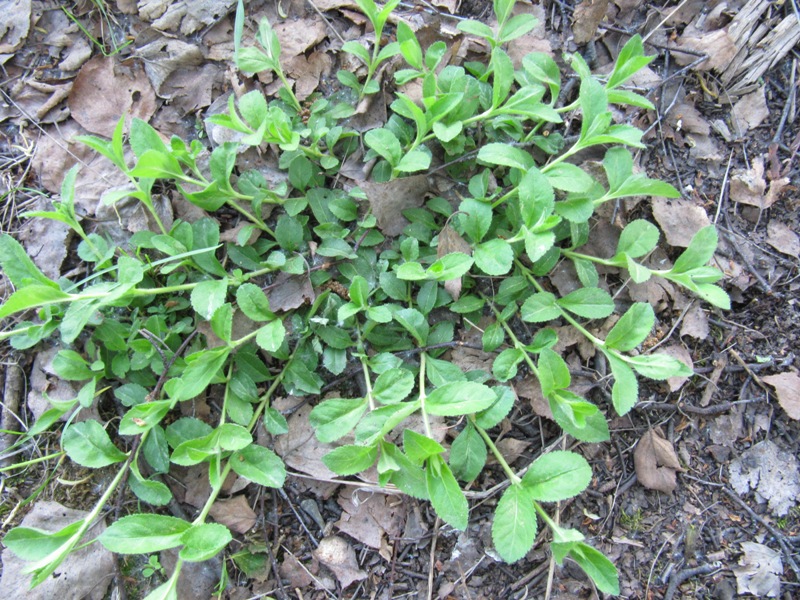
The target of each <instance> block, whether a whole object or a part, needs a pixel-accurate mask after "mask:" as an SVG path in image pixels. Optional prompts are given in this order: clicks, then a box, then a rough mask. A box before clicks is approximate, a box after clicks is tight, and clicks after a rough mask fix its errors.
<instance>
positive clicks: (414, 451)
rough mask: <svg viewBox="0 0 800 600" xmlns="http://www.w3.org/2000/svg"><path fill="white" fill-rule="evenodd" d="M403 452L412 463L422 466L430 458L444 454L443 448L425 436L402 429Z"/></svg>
mask: <svg viewBox="0 0 800 600" xmlns="http://www.w3.org/2000/svg"><path fill="white" fill-rule="evenodd" d="M403 451H404V452H405V454H406V456H407V457H408V459H409V460H410V461H411V462H412V463H414V464H415V465H422V463H424V462H425V461H426V460H428V459H429V458H430V457H431V456H438V455H439V454H441V453H442V452H444V448H443V447H442V445H441V444H440V443H439V442H437V441H436V440H433V439H431V438H429V437H428V436H426V435H422V434H421V433H417V432H416V431H414V430H413V429H404V430H403Z"/></svg>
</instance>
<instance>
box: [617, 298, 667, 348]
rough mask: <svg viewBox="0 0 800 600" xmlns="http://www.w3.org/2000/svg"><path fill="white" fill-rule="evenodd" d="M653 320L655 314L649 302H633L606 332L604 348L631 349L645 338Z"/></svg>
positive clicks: (651, 327)
mask: <svg viewBox="0 0 800 600" xmlns="http://www.w3.org/2000/svg"><path fill="white" fill-rule="evenodd" d="M655 322H656V315H655V312H654V311H653V307H652V306H650V304H648V303H646V302H636V303H634V304H633V305H631V307H630V308H629V309H628V310H627V311H625V314H624V315H622V317H621V318H620V320H619V321H617V322H616V324H615V325H614V327H612V328H611V331H609V332H608V335H607V336H606V341H605V346H606V348H613V349H615V350H620V351H622V352H627V351H628V350H633V349H634V348H636V346H638V345H639V344H641V343H642V342H643V341H644V340H645V338H647V336H648V334H649V333H650V331H652V329H653V325H655Z"/></svg>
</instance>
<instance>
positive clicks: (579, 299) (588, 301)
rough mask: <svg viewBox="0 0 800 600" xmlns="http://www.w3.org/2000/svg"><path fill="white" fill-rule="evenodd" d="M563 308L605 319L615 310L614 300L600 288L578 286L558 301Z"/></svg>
mask: <svg viewBox="0 0 800 600" xmlns="http://www.w3.org/2000/svg"><path fill="white" fill-rule="evenodd" d="M556 302H557V304H558V305H559V306H561V308H565V309H567V310H568V311H570V312H572V313H575V314H576V315H578V316H579V317H584V318H586V319H605V318H606V317H607V316H608V315H610V314H611V313H612V312H614V300H613V298H611V296H610V295H609V293H608V292H606V291H605V290H603V289H600V288H578V289H577V290H575V291H573V292H570V293H569V294H567V295H566V296H564V297H563V298H561V299H559V300H557V301H556Z"/></svg>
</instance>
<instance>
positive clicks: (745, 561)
mask: <svg viewBox="0 0 800 600" xmlns="http://www.w3.org/2000/svg"><path fill="white" fill-rule="evenodd" d="M742 550H744V554H743V555H742V557H741V558H740V559H739V566H737V567H733V569H731V570H732V571H733V573H734V575H736V591H737V593H738V594H741V595H744V594H752V595H753V596H756V597H757V598H778V597H779V596H780V595H781V576H782V575H783V561H782V560H781V553H780V552H778V551H777V550H773V549H772V548H770V547H769V546H765V545H764V544H757V543H755V542H742Z"/></svg>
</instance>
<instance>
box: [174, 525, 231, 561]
mask: <svg viewBox="0 0 800 600" xmlns="http://www.w3.org/2000/svg"><path fill="white" fill-rule="evenodd" d="M232 539H233V536H232V535H231V532H230V530H229V529H228V528H227V527H225V525H221V524H220V523H200V524H196V525H193V526H192V528H191V529H189V530H188V531H187V532H186V533H184V534H183V535H182V536H181V542H182V543H183V548H181V551H180V552H179V553H178V556H179V557H180V558H181V559H183V560H185V561H187V562H202V561H204V560H209V559H211V558H214V557H215V556H216V555H217V554H219V553H220V552H222V550H224V549H225V546H227V545H228V543H229V542H230V541H231V540H232Z"/></svg>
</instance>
